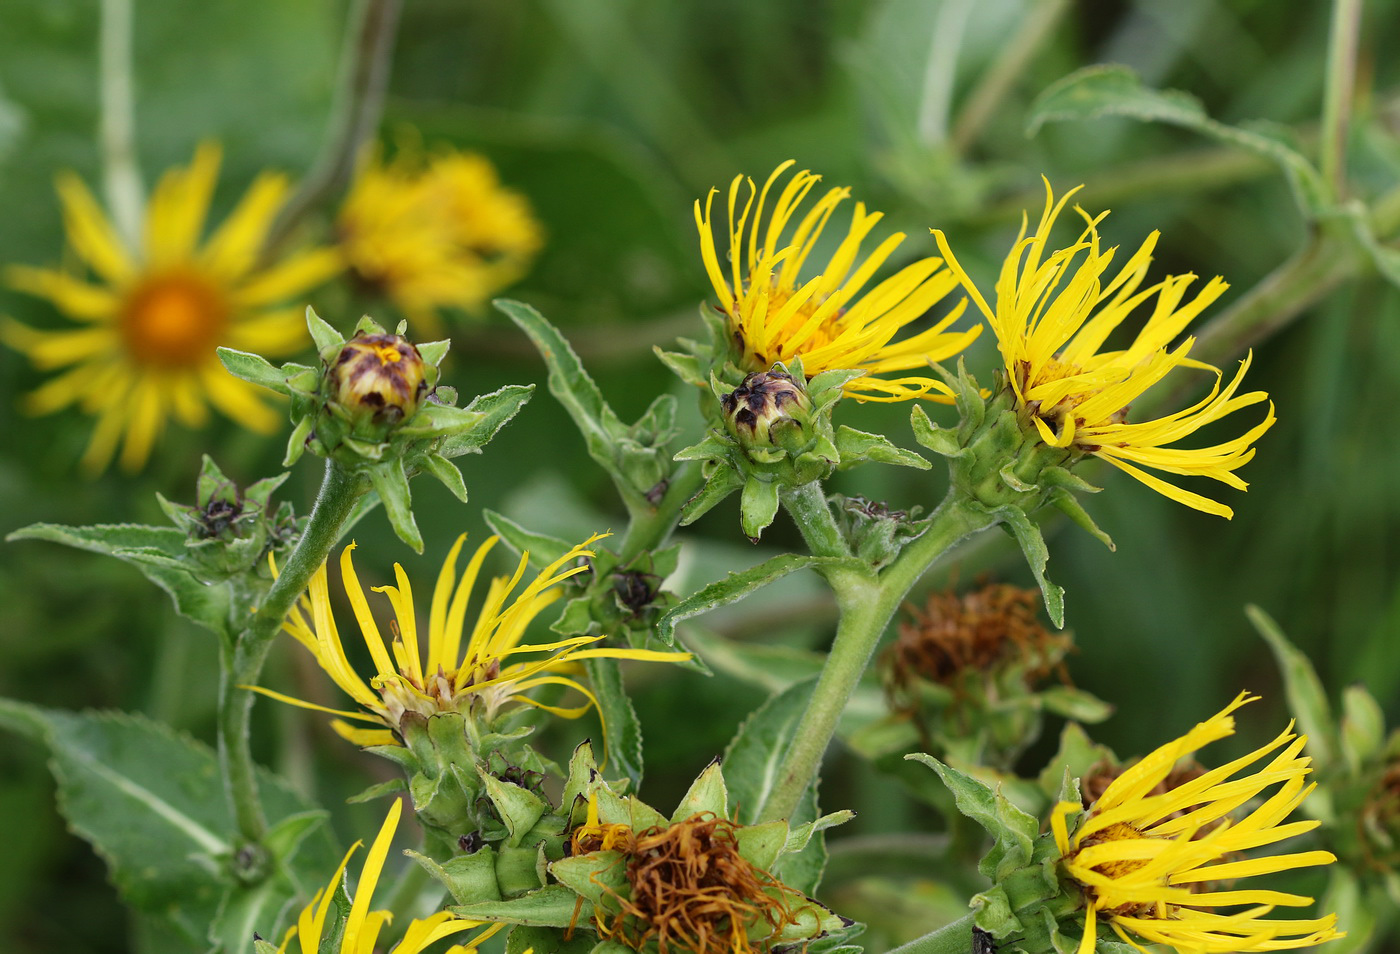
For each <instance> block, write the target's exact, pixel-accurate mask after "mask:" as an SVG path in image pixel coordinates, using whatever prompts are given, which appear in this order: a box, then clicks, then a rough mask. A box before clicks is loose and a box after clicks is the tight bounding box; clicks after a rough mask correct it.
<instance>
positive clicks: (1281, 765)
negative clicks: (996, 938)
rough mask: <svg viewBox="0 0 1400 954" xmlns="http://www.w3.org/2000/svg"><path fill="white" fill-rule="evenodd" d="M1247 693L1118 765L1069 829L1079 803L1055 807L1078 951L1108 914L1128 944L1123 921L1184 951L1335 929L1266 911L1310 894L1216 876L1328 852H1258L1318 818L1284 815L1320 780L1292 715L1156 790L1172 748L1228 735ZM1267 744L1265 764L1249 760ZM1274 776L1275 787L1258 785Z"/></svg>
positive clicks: (1327, 934) (1311, 859) (1287, 865)
mask: <svg viewBox="0 0 1400 954" xmlns="http://www.w3.org/2000/svg"><path fill="white" fill-rule="evenodd" d="M1255 698H1257V697H1254V696H1250V695H1249V694H1248V693H1240V695H1239V696H1238V697H1237V698H1236V699H1235V701H1234V702H1232V703H1230V705H1228V706H1226V707H1225V709H1223V710H1222V711H1221V712H1219V713H1217V714H1216V715H1215V716H1212V717H1211V718H1210V719H1207V720H1206V721H1205V722H1202V723H1200V724H1199V725H1197V726H1196V727H1195V728H1194V729H1192V730H1191V731H1190V732H1188V733H1186V735H1184V736H1182V737H1181V738H1179V739H1176V740H1175V741H1172V742H1169V743H1167V744H1166V745H1164V746H1162V747H1161V748H1159V749H1157V750H1156V751H1155V752H1153V753H1152V754H1150V755H1148V756H1147V757H1146V758H1144V759H1143V760H1142V761H1141V762H1138V763H1137V764H1136V765H1134V766H1132V767H1131V768H1129V769H1127V770H1125V771H1124V772H1123V774H1121V775H1120V776H1118V778H1116V779H1114V781H1113V782H1112V783H1111V784H1110V785H1109V786H1108V788H1107V789H1105V790H1104V793H1103V795H1102V796H1100V798H1099V800H1098V801H1097V802H1095V803H1094V805H1093V807H1092V808H1090V809H1089V811H1088V812H1087V813H1086V814H1084V815H1083V816H1082V817H1081V818H1080V819H1079V823H1078V825H1077V826H1076V827H1075V828H1074V830H1073V832H1071V831H1070V830H1069V827H1068V825H1067V823H1066V819H1067V818H1068V816H1070V815H1072V814H1075V813H1077V812H1079V811H1081V809H1082V806H1081V805H1079V804H1078V803H1076V802H1061V803H1060V804H1059V805H1057V806H1056V807H1055V811H1054V813H1053V815H1052V816H1051V830H1052V831H1053V832H1054V835H1055V842H1056V844H1057V845H1058V846H1059V849H1060V854H1061V856H1062V861H1061V864H1062V866H1063V869H1064V871H1065V872H1066V873H1067V874H1068V875H1069V876H1070V877H1071V878H1073V879H1074V880H1075V881H1076V882H1078V883H1079V885H1080V886H1081V887H1082V888H1083V891H1084V896H1085V900H1086V903H1087V907H1088V911H1087V915H1086V918H1085V927H1084V939H1083V942H1082V943H1081V944H1080V947H1079V952H1080V954H1089V952H1091V951H1093V949H1094V943H1095V941H1094V939H1095V934H1096V924H1097V922H1098V920H1099V919H1100V918H1107V920H1108V922H1109V923H1110V924H1111V925H1112V926H1113V929H1114V930H1115V931H1116V932H1117V933H1118V934H1119V936H1120V937H1122V938H1123V939H1124V940H1125V941H1127V942H1128V943H1130V944H1133V945H1134V946H1137V944H1136V942H1135V941H1133V940H1132V939H1131V938H1129V937H1128V933H1129V932H1131V933H1132V934H1134V935H1136V936H1137V937H1139V938H1142V939H1144V940H1146V941H1151V942H1154V943H1160V944H1168V945H1171V946H1173V947H1175V948H1177V950H1179V951H1182V952H1195V951H1201V952H1211V951H1218V952H1228V951H1241V952H1244V951H1272V950H1283V949H1287V948H1297V947H1309V946H1311V945H1314V944H1321V943H1322V942H1323V941H1328V940H1331V939H1333V938H1337V937H1342V936H1343V935H1342V934H1340V933H1339V932H1338V931H1337V930H1336V923H1337V916H1336V915H1335V914H1331V915H1328V916H1326V917H1322V918H1311V919H1296V920H1293V919H1283V920H1279V919H1273V918H1269V917H1268V915H1269V913H1270V912H1271V911H1272V910H1273V909H1274V908H1275V907H1277V906H1285V907H1296V906H1302V905H1307V904H1311V903H1312V898H1305V897H1301V896H1299V895H1296V894H1289V893H1286V892H1282V891H1273V890H1267V889H1262V888H1253V887H1229V888H1220V887H1218V883H1219V882H1233V881H1234V880H1235V879H1240V878H1249V877H1253V876H1255V875H1263V874H1271V873H1273V872H1277V871H1287V870H1290V869H1294V868H1304V867H1308V866H1312V865H1325V864H1330V863H1331V862H1333V861H1335V860H1336V857H1335V856H1334V855H1333V854H1332V853H1331V852H1329V851H1301V852H1294V853H1288V854H1268V853H1265V854H1259V853H1257V850H1258V849H1261V848H1268V847H1269V846H1272V845H1275V844H1277V843H1278V842H1280V841H1283V840H1284V839H1286V838H1292V837H1293V836H1295V835H1300V834H1303V833H1304V832H1308V831H1312V830H1313V829H1314V828H1316V827H1317V826H1318V824H1319V823H1318V822H1317V821H1295V822H1284V819H1285V818H1286V817H1287V816H1288V815H1289V814H1290V813H1291V812H1292V811H1293V809H1295V808H1296V807H1298V804H1299V803H1300V802H1302V800H1303V799H1304V798H1305V797H1306V796H1307V795H1308V793H1309V792H1311V791H1312V790H1313V789H1314V788H1315V787H1316V783H1310V784H1305V782H1304V779H1305V778H1306V776H1307V775H1308V773H1309V772H1310V771H1311V769H1310V767H1309V765H1310V763H1311V761H1312V760H1311V759H1310V758H1308V757H1306V756H1303V755H1301V754H1300V753H1301V752H1302V750H1303V746H1304V745H1305V744H1306V742H1307V737H1306V736H1300V735H1296V734H1295V733H1294V732H1293V726H1292V724H1291V723H1290V724H1289V726H1288V728H1287V729H1285V730H1284V731H1283V732H1281V733H1280V734H1279V735H1278V737H1277V738H1275V739H1274V740H1273V741H1272V742H1270V743H1269V744H1268V745H1265V746H1263V747H1262V748H1259V749H1256V750H1255V751H1253V752H1251V753H1249V754H1248V755H1245V756H1243V757H1241V758H1238V759H1235V760H1234V761H1233V762H1229V763H1227V764H1225V765H1222V766H1220V767H1219V768H1215V769H1211V770H1210V771H1207V772H1205V773H1204V774H1202V775H1200V776H1199V777H1197V778H1193V779H1191V780H1190V781H1187V782H1184V783H1182V784H1180V785H1177V786H1176V787H1174V788H1171V789H1168V790H1166V791H1164V792H1159V793H1157V794H1153V792H1154V790H1156V789H1158V788H1159V786H1161V785H1162V784H1163V782H1165V781H1166V779H1167V777H1168V776H1169V775H1170V774H1171V772H1172V769H1173V767H1174V766H1175V765H1176V763H1177V760H1178V759H1181V758H1183V757H1185V756H1188V755H1191V754H1192V753H1193V752H1195V751H1196V750H1197V749H1199V748H1201V747H1202V746H1204V745H1206V744H1207V743H1210V742H1214V741H1216V740H1218V739H1222V738H1225V737H1226V736H1228V735H1232V734H1233V733H1234V731H1235V721H1234V718H1233V717H1232V715H1231V713H1233V712H1234V711H1235V710H1236V709H1238V708H1239V707H1240V706H1242V705H1244V704H1245V703H1247V702H1252V701H1253V700H1254V699H1255ZM1271 753H1272V754H1273V757H1272V758H1271V759H1269V761H1268V763H1267V764H1264V765H1262V766H1256V763H1258V762H1260V761H1261V760H1263V759H1264V758H1266V757H1268V756H1269V755H1270V754H1271ZM1251 766H1255V767H1254V768H1252V769H1251ZM1246 770H1248V772H1247V774H1244V775H1240V774H1239V773H1241V772H1246ZM1236 776H1238V777H1236ZM1273 786H1278V787H1277V788H1276V789H1275V790H1274V791H1273V793H1272V794H1266V793H1267V792H1268V790H1269V789H1270V788H1271V787H1273ZM1246 808H1248V811H1247V812H1246V813H1245V814H1244V815H1243V817H1235V816H1236V815H1237V814H1238V813H1237V810H1240V811H1244V810H1245V809H1246ZM1246 853H1250V854H1249V856H1246ZM1240 905H1249V907H1247V908H1245V909H1244V910H1242V911H1236V912H1233V913H1221V912H1218V911H1216V910H1214V909H1215V908H1219V907H1237V906H1240Z"/></svg>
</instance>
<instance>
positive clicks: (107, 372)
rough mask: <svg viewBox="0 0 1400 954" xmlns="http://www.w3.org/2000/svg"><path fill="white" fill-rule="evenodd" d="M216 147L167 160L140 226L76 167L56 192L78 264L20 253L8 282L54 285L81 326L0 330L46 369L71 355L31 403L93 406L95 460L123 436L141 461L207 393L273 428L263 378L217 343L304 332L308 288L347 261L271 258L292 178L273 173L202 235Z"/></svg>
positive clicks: (135, 464) (276, 350)
mask: <svg viewBox="0 0 1400 954" xmlns="http://www.w3.org/2000/svg"><path fill="white" fill-rule="evenodd" d="M219 161H220V152H219V148H218V147H217V146H214V145H212V144H208V143H206V144H204V145H201V146H200V147H199V148H198V150H196V152H195V156H194V160H193V161H192V162H191V163H190V165H189V166H188V167H187V168H176V169H171V170H170V171H168V172H166V174H165V175H164V176H162V177H161V180H160V182H159V183H158V184H157V186H156V189H155V192H154V193H153V194H152V196H151V199H150V202H149V204H148V205H147V206H146V210H145V224H144V228H143V229H142V232H141V235H140V237H139V238H130V239H128V238H126V237H123V236H120V235H119V234H118V233H117V230H116V229H115V228H114V227H113V226H112V224H111V222H109V221H108V219H107V217H106V215H105V214H104V213H103V212H102V209H101V208H100V207H99V206H98V204H97V201H96V200H95V199H94V198H93V196H92V193H91V192H89V191H88V188H87V186H85V185H84V184H83V183H82V181H81V180H80V179H78V177H77V176H75V175H72V174H64V175H61V176H60V177H59V179H58V194H59V199H60V201H61V203H62V206H63V220H64V228H65V230H66V232H67V236H68V243H69V245H70V246H71V247H72V249H73V251H74V253H75V254H76V256H77V258H78V260H79V261H80V262H81V263H82V264H83V265H84V266H86V268H87V270H88V272H89V274H85V273H84V272H83V271H81V270H70V269H66V268H65V269H46V268H32V267H29V266H22V265H14V266H11V267H10V268H8V269H6V270H5V279H6V281H7V282H8V283H9V285H10V287H12V288H14V289H16V290H18V291H22V292H26V293H28V294H31V295H36V296H39V297H41V298H46V299H48V300H49V301H51V302H53V304H54V305H55V306H56V307H57V308H58V310H59V311H60V312H62V313H63V314H64V315H65V316H67V317H68V318H70V319H72V320H73V321H74V322H77V323H78V324H79V325H81V326H82V327H80V328H78V329H75V330H67V331H38V330H35V329H33V328H30V327H28V326H27V325H23V324H20V323H19V322H17V321H13V320H10V319H5V320H4V322H3V324H0V339H3V340H4V341H5V343H6V344H8V345H9V346H10V347H12V348H15V349H16V350H19V351H22V352H24V353H25V354H27V355H28V356H29V359H30V360H31V361H32V362H33V363H34V365H35V366H36V367H38V368H40V369H41V370H54V369H60V368H63V369H67V370H65V371H64V372H63V373H61V374H59V375H57V376H56V377H54V378H51V379H50V380H49V381H48V382H47V383H46V384H44V385H43V386H41V387H40V388H38V389H37V390H35V391H34V392H32V393H31V394H30V395H29V396H28V398H27V400H26V408H27V409H28V410H29V411H31V412H33V413H35V414H49V413H52V412H54V411H58V410H60V409H62V408H66V407H69V406H72V405H77V406H78V407H79V409H80V410H82V411H83V412H84V413H86V414H90V415H93V416H94V417H96V418H97V426H96V428H95V430H94V432H93V436H92V439H91V440H90V441H89V443H88V447H87V451H86V453H85V454H84V456H83V461H82V465H83V468H84V469H85V470H86V471H87V472H88V473H90V474H97V473H100V472H101V471H103V470H104V469H106V467H107V465H108V464H109V463H110V462H111V459H112V457H113V456H114V455H115V454H116V453H117V449H118V446H120V448H121V454H120V464H121V467H122V469H123V470H127V471H134V470H137V469H139V468H140V467H141V466H142V465H144V464H145V462H146V460H147V458H148V457H149V456H150V453H151V448H152V447H153V446H154V444H155V442H156V439H157V438H158V437H159V436H160V434H161V432H162V430H163V429H164V427H165V424H166V422H167V421H168V420H169V419H170V418H171V417H172V416H173V417H174V418H176V419H177V420H179V421H180V422H181V423H183V424H185V425H186V426H189V427H202V426H203V425H204V424H205V422H206V420H207V418H208V406H209V405H211V404H212V405H213V406H214V407H215V408H217V409H218V410H219V411H221V412H222V413H223V414H225V415H227V416H228V417H230V418H232V419H234V420H235V421H237V422H238V423H240V424H242V425H243V426H244V427H247V428H250V429H252V430H257V431H263V432H267V431H271V430H273V429H274V428H275V427H276V426H277V421H278V414H277V413H276V412H275V411H274V410H273V409H272V408H270V407H269V406H268V405H266V404H264V403H263V402H262V400H260V399H259V397H258V396H257V395H256V389H255V388H254V387H253V385H250V384H248V383H246V382H244V381H240V380H238V379H237V378H234V377H232V376H231V375H229V374H228V373H226V372H225V371H224V369H223V367H222V365H220V364H219V359H218V357H217V355H216V353H215V349H216V348H217V347H218V346H220V345H227V346H229V347H232V348H238V349H241V350H244V351H254V352H257V353H260V354H264V355H268V356H278V355H284V354H290V353H292V352H294V351H296V350H297V349H299V348H300V347H302V346H303V344H304V342H305V335H306V331H305V322H304V321H303V318H302V314H303V312H304V310H305V309H304V304H303V303H302V302H301V301H299V300H298V298H299V296H301V295H302V294H303V293H304V292H306V291H307V290H309V289H310V288H312V287H314V286H316V285H318V284H320V283H321V282H323V281H325V280H326V279H327V278H329V277H330V276H332V275H333V274H335V273H336V272H338V271H339V270H340V269H341V267H342V266H341V261H340V256H339V253H337V252H336V251H334V250H332V249H327V248H312V249H306V250H303V251H301V252H297V253H294V254H292V255H290V256H287V257H284V258H282V259H280V260H277V261H264V260H262V258H261V256H262V255H263V252H264V249H263V245H264V242H265V240H266V238H267V235H268V232H269V230H270V229H271V227H272V223H273V220H274V219H275V218H276V216H277V213H278V211H279V210H280V209H281V207H282V205H283V203H284V201H285V199H286V196H287V190H288V182H287V179H286V177H284V176H281V175H277V174H274V173H263V174H262V175H261V176H259V177H258V178H257V179H256V180H255V181H254V182H253V185H252V186H251V187H250V188H249V189H248V192H247V193H246V194H245V195H244V196H243V199H242V201H241V202H239V204H238V205H237V206H236V207H235V208H234V210H233V212H231V213H230V214H229V217H228V218H227V219H226V220H225V221H224V223H223V224H222V225H221V226H219V228H217V229H216V230H215V231H214V233H213V234H212V235H210V236H209V237H208V239H207V240H205V241H203V242H201V238H202V236H203V233H204V230H205V220H206V218H207V215H208V211H209V201H210V198H211V196H212V195H213V192H214V185H215V182H216V181H217V179H218V174H219Z"/></svg>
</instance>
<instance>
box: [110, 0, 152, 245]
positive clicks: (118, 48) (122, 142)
mask: <svg viewBox="0 0 1400 954" xmlns="http://www.w3.org/2000/svg"><path fill="white" fill-rule="evenodd" d="M131 22H132V0H102V18H101V33H100V36H99V38H98V44H99V47H98V48H99V60H98V62H99V66H100V71H101V78H102V84H101V89H100V91H99V95H100V96H101V102H102V118H101V126H100V135H101V141H102V175H103V188H104V191H105V192H106V195H107V207H108V209H109V210H110V211H111V213H112V221H113V222H114V223H116V226H117V231H118V232H120V233H121V235H122V237H123V238H124V239H126V240H127V241H128V242H129V243H131V245H132V247H133V248H135V247H139V245H140V241H141V229H142V219H143V218H144V217H145V205H146V200H145V189H144V188H143V187H142V185H141V170H140V168H139V167H138V165H137V163H136V105H135V96H134V95H133V93H132V82H131Z"/></svg>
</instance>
